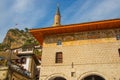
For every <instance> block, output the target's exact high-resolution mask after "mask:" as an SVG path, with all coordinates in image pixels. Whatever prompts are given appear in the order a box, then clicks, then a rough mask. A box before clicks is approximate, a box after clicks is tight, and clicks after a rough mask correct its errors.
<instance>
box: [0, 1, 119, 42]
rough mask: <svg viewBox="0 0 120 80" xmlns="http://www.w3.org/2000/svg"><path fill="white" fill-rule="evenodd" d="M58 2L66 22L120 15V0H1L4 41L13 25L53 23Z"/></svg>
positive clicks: (0, 34) (0, 32)
mask: <svg viewBox="0 0 120 80" xmlns="http://www.w3.org/2000/svg"><path fill="white" fill-rule="evenodd" d="M57 3H59V5H60V12H61V17H62V22H61V24H63V25H65V24H75V23H82V22H91V21H98V20H106V19H115V18H120V0H0V42H2V41H3V39H4V37H5V34H6V33H7V31H8V30H9V29H10V28H19V29H24V28H26V27H27V28H29V29H31V28H41V27H49V26H51V25H52V24H53V17H54V14H55V12H56V5H57ZM16 24H17V25H16Z"/></svg>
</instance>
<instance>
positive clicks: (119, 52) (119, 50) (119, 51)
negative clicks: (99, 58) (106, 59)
mask: <svg viewBox="0 0 120 80" xmlns="http://www.w3.org/2000/svg"><path fill="white" fill-rule="evenodd" d="M118 54H119V57H120V49H118Z"/></svg>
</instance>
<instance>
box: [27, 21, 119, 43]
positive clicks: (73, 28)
mask: <svg viewBox="0 0 120 80" xmlns="http://www.w3.org/2000/svg"><path fill="white" fill-rule="evenodd" d="M113 28H120V19H112V20H104V21H96V22H88V23H80V24H70V25H61V26H56V27H47V28H39V29H30V30H29V32H30V33H31V34H32V35H33V36H34V37H35V38H36V39H37V40H38V41H39V42H40V44H42V42H43V37H44V36H48V35H53V34H62V33H73V32H83V31H93V30H103V29H113Z"/></svg>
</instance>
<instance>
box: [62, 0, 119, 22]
mask: <svg viewBox="0 0 120 80" xmlns="http://www.w3.org/2000/svg"><path fill="white" fill-rule="evenodd" d="M79 4H80V1H76V3H74V4H73V5H72V6H70V7H69V8H68V9H66V10H65V12H64V13H65V14H66V15H67V16H65V17H64V20H63V22H64V23H65V24H70V23H71V24H72V23H80V22H88V21H96V20H103V19H111V18H120V0H100V1H97V0H86V1H85V2H84V3H83V5H81V6H80V5H79ZM75 6H77V7H75ZM74 7H75V8H74ZM71 11H73V12H74V13H71ZM69 12H70V13H71V14H69Z"/></svg>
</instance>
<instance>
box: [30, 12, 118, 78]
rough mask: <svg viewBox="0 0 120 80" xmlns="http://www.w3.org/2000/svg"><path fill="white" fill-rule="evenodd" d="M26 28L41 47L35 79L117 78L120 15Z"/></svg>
mask: <svg viewBox="0 0 120 80" xmlns="http://www.w3.org/2000/svg"><path fill="white" fill-rule="evenodd" d="M57 12H58V10H57ZM56 15H57V16H58V15H59V18H60V13H59V14H58V13H57V14H56ZM55 20H56V19H55ZM55 22H57V21H55ZM55 24H56V23H55ZM29 32H30V33H31V34H32V35H33V36H34V37H35V38H36V39H37V40H38V41H39V42H40V44H41V45H42V47H43V49H42V63H41V72H40V79H39V80H120V19H111V20H103V21H96V22H87V23H80V24H70V25H56V26H52V27H47V28H39V29H31V30H30V31H29Z"/></svg>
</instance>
